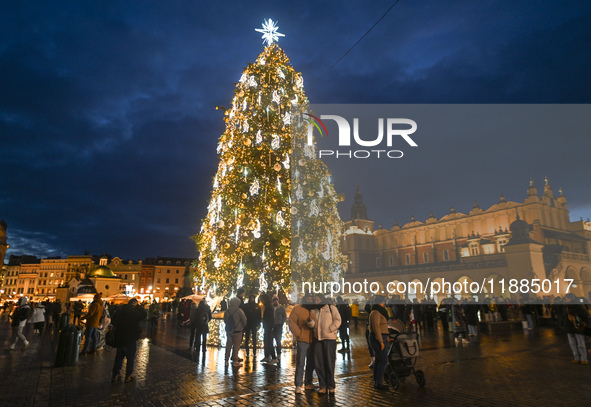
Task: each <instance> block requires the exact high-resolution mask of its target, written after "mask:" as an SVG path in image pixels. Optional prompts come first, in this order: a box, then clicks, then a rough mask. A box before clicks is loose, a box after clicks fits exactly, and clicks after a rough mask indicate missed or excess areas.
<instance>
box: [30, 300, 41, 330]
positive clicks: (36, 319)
mask: <svg viewBox="0 0 591 407" xmlns="http://www.w3.org/2000/svg"><path fill="white" fill-rule="evenodd" d="M31 305H33V304H31ZM32 311H33V315H32V316H31V318H29V321H28V322H29V324H33V329H34V330H33V333H39V334H42V333H43V327H44V326H45V306H44V305H43V303H42V302H37V303H35V307H32Z"/></svg>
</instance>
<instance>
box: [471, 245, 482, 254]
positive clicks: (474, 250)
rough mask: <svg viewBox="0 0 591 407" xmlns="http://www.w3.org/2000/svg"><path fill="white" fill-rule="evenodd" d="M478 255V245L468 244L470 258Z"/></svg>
mask: <svg viewBox="0 0 591 407" xmlns="http://www.w3.org/2000/svg"><path fill="white" fill-rule="evenodd" d="M479 254H480V250H479V249H478V243H470V256H478V255H479Z"/></svg>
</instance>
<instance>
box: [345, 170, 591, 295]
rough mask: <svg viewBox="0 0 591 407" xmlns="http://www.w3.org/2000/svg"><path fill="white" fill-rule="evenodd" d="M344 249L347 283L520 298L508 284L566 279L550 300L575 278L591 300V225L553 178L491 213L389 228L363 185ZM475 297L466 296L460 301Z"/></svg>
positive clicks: (476, 209) (478, 211)
mask: <svg viewBox="0 0 591 407" xmlns="http://www.w3.org/2000/svg"><path fill="white" fill-rule="evenodd" d="M341 249H342V251H343V253H344V254H345V255H347V256H348V258H349V264H348V270H347V271H346V274H345V280H346V281H348V282H351V283H354V282H362V281H363V280H364V279H367V280H368V281H376V282H378V283H379V286H380V289H381V290H382V289H383V290H385V291H387V290H386V288H387V285H388V283H393V284H397V283H398V282H403V283H405V284H407V285H406V286H407V287H409V285H408V283H410V282H415V283H418V282H420V283H422V284H423V285H426V284H427V282H436V283H437V282H439V283H441V282H442V281H443V280H445V281H446V282H452V283H454V282H463V281H467V282H468V283H470V282H478V283H479V284H481V283H482V282H483V281H486V282H487V283H486V284H485V286H484V289H483V291H482V293H478V294H475V297H476V298H478V299H480V300H482V299H483V298H485V297H490V296H495V297H497V296H502V297H513V298H518V297H519V295H520V294H519V293H517V294H515V295H511V294H510V293H509V292H505V293H504V294H503V293H502V292H501V291H502V287H501V285H500V282H501V280H502V279H504V280H505V291H507V287H508V284H509V280H510V279H518V280H521V279H528V280H530V281H531V280H532V279H536V278H537V279H540V280H544V279H549V280H551V281H555V280H557V279H558V280H559V281H560V286H559V287H558V290H557V286H556V285H555V284H552V289H551V290H550V291H549V292H547V293H540V294H538V296H539V297H548V298H550V297H552V296H558V295H559V296H564V293H565V291H566V285H567V283H566V282H564V279H565V278H566V279H573V280H574V283H573V284H572V286H571V292H574V293H575V294H576V295H577V296H581V297H586V298H591V261H590V258H589V253H590V252H591V222H589V221H583V220H582V219H581V220H580V221H575V222H571V221H570V219H569V212H568V208H567V201H566V197H565V196H564V194H563V193H562V191H560V192H559V196H557V197H556V196H555V195H554V193H553V191H552V188H551V186H550V185H549V183H548V180H546V182H545V185H544V190H543V193H542V195H541V197H540V196H538V191H537V188H536V187H535V186H534V183H533V181H531V182H530V186H529V188H528V189H527V196H526V198H525V200H524V201H523V202H521V203H519V202H512V201H507V200H506V199H505V197H504V196H502V195H501V197H500V199H499V202H498V203H497V204H495V205H493V206H491V207H490V208H488V209H486V210H484V209H482V208H480V206H479V205H478V203H475V204H474V207H473V208H472V210H471V211H470V212H469V213H468V214H463V213H459V212H456V211H455V210H454V208H453V207H452V208H451V210H450V212H449V214H447V215H446V216H444V217H442V218H441V219H437V218H435V216H433V214H432V213H431V215H430V216H429V217H428V218H427V219H426V220H425V221H424V222H421V221H419V220H417V219H415V217H414V216H412V217H411V220H410V222H408V223H406V224H404V225H403V226H399V225H398V224H395V225H394V226H393V227H392V228H391V229H382V227H381V225H380V227H379V228H378V229H377V230H376V229H375V228H374V221H373V220H370V219H369V218H368V216H367V207H366V206H365V204H364V202H363V197H362V195H361V192H360V191H359V186H358V187H357V191H356V193H355V199H354V203H353V206H352V208H351V219H350V220H349V221H348V222H346V224H345V232H344V235H343V238H342V242H341ZM490 280H493V283H492V285H491V283H489V282H490ZM390 287H393V285H392V284H391V285H390ZM401 287H403V285H401ZM472 295H473V294H472V293H470V292H462V293H461V294H458V295H457V297H468V296H472ZM401 297H406V298H418V299H419V300H420V299H422V298H423V297H424V296H423V294H422V293H419V292H414V291H413V290H407V292H406V293H405V294H404V295H401ZM442 297H445V295H442V294H439V295H438V296H435V299H436V300H440V299H441V298H442Z"/></svg>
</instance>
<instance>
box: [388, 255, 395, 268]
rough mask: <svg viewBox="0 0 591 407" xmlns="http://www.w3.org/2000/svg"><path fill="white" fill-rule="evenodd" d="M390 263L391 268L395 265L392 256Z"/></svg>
mask: <svg viewBox="0 0 591 407" xmlns="http://www.w3.org/2000/svg"><path fill="white" fill-rule="evenodd" d="M389 262H390V263H389V264H390V266H393V265H394V257H393V256H390V259H389Z"/></svg>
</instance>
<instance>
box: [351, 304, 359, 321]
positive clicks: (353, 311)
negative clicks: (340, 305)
mask: <svg viewBox="0 0 591 407" xmlns="http://www.w3.org/2000/svg"><path fill="white" fill-rule="evenodd" d="M351 317H352V318H353V322H355V328H357V320H358V319H359V302H358V301H357V300H355V301H353V304H351Z"/></svg>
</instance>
